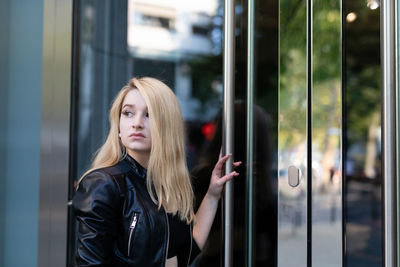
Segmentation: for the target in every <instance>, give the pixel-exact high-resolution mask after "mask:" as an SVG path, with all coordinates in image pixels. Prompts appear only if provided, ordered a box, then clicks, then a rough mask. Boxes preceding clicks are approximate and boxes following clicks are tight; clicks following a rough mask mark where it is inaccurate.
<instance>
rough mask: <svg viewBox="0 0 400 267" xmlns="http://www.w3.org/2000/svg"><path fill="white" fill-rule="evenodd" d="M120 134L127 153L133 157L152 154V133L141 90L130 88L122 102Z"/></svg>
mask: <svg viewBox="0 0 400 267" xmlns="http://www.w3.org/2000/svg"><path fill="white" fill-rule="evenodd" d="M119 135H120V138H121V142H122V144H123V145H124V147H125V148H126V151H127V153H128V154H129V155H130V156H132V157H133V158H136V159H138V158H143V157H144V156H145V157H148V156H150V149H151V133H150V120H149V113H148V110H147V105H146V102H144V99H143V97H142V95H141V94H140V92H139V90H137V89H134V90H130V91H129V92H128V94H127V95H126V96H125V99H124V101H123V103H122V109H121V116H120V119H119Z"/></svg>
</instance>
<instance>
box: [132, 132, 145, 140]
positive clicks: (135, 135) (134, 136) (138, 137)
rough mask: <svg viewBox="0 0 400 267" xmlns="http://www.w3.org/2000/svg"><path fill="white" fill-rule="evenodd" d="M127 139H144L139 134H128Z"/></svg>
mask: <svg viewBox="0 0 400 267" xmlns="http://www.w3.org/2000/svg"><path fill="white" fill-rule="evenodd" d="M129 137H131V138H133V139H142V138H144V135H143V134H141V133H133V134H130V135H129Z"/></svg>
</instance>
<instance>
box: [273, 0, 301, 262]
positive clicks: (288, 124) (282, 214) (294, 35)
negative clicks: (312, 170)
mask: <svg viewBox="0 0 400 267" xmlns="http://www.w3.org/2000/svg"><path fill="white" fill-rule="evenodd" d="M279 34H280V36H279V57H280V58H279V62H280V68H279V132H278V133H279V142H278V144H279V150H278V166H279V167H278V190H279V192H278V194H279V195H278V200H279V201H278V265H279V266H282V267H285V266H288V267H289V266H307V66H308V65H307V41H306V40H307V3H306V1H305V0H300V1H293V0H282V1H280V21H279ZM290 166H293V167H294V168H295V170H296V172H294V174H296V173H297V174H299V178H300V180H299V184H298V185H295V184H293V185H295V186H291V185H289V180H288V170H289V167H290ZM295 176H296V175H295ZM295 178H297V177H295Z"/></svg>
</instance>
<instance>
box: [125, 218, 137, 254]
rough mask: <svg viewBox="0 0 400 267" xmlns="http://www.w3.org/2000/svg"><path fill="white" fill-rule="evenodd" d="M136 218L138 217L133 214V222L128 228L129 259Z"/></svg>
mask: <svg viewBox="0 0 400 267" xmlns="http://www.w3.org/2000/svg"><path fill="white" fill-rule="evenodd" d="M138 217H139V216H138V214H137V213H135V214H134V215H133V220H132V223H131V226H129V240H128V257H130V255H131V241H132V236H133V233H134V232H135V229H136V224H137V221H138Z"/></svg>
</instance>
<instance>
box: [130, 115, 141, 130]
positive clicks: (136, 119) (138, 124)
mask: <svg viewBox="0 0 400 267" xmlns="http://www.w3.org/2000/svg"><path fill="white" fill-rule="evenodd" d="M132 127H133V128H143V118H142V117H141V116H134V117H133V119H132Z"/></svg>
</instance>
